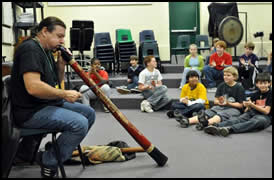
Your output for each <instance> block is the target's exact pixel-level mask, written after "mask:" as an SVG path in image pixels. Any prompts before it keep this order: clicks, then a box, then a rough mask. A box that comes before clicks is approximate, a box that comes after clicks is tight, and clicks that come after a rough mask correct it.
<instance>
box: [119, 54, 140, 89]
mask: <svg viewBox="0 0 274 180" xmlns="http://www.w3.org/2000/svg"><path fill="white" fill-rule="evenodd" d="M130 65H131V66H130V67H129V68H128V70H127V71H128V79H127V83H128V85H127V87H125V86H120V87H117V88H116V89H117V91H118V92H119V93H121V94H128V93H130V92H132V91H133V92H138V81H139V74H140V72H141V71H142V70H144V67H143V65H141V64H138V58H137V56H135V55H132V56H130Z"/></svg>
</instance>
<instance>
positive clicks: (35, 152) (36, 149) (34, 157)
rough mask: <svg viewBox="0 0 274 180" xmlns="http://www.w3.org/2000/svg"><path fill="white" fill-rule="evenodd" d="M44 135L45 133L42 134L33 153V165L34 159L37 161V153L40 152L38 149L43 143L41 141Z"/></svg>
mask: <svg viewBox="0 0 274 180" xmlns="http://www.w3.org/2000/svg"><path fill="white" fill-rule="evenodd" d="M43 137H44V135H42V136H41V137H40V139H39V142H38V143H37V144H36V146H35V150H34V154H33V156H32V160H31V162H30V164H31V165H33V163H34V161H35V159H36V154H37V152H38V150H39V146H40V144H41V141H42V139H43Z"/></svg>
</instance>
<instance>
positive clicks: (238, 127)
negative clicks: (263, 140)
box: [204, 73, 272, 137]
mask: <svg viewBox="0 0 274 180" xmlns="http://www.w3.org/2000/svg"><path fill="white" fill-rule="evenodd" d="M255 82H256V86H257V88H258V89H259V90H258V91H257V92H255V93H253V94H251V97H250V98H248V99H247V100H246V101H244V103H243V105H244V107H246V109H245V113H243V114H242V115H241V116H238V117H232V118H230V119H229V120H228V121H223V122H220V123H218V124H216V126H208V127H206V128H205V129H204V131H205V132H206V133H208V134H213V135H221V136H224V137H225V136H228V135H229V134H230V133H244V132H251V131H259V130H263V129H265V128H267V127H268V126H270V125H271V124H272V109H271V106H272V89H271V88H270V84H271V80H270V75H269V73H260V74H258V76H257V77H256V81H255Z"/></svg>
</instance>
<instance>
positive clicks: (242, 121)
mask: <svg viewBox="0 0 274 180" xmlns="http://www.w3.org/2000/svg"><path fill="white" fill-rule="evenodd" d="M270 125H271V119H270V117H269V116H267V115H262V114H258V113H256V112H255V111H253V110H251V111H248V112H246V113H244V114H242V115H240V116H238V117H232V118H231V119H229V120H228V121H223V122H220V123H219V124H218V126H219V127H227V126H229V127H231V128H232V129H233V131H234V132H235V133H244V132H252V131H258V130H262V129H265V128H267V127H268V126H270Z"/></svg>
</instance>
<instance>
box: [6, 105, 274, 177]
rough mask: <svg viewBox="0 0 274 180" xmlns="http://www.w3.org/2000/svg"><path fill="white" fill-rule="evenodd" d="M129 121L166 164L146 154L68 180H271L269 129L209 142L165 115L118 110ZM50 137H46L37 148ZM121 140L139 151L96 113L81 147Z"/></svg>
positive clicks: (18, 172) (75, 170)
mask: <svg viewBox="0 0 274 180" xmlns="http://www.w3.org/2000/svg"><path fill="white" fill-rule="evenodd" d="M121 112H122V113H123V114H125V116H126V117H127V118H128V119H129V121H130V122H131V123H132V124H134V125H135V126H136V128H137V129H138V130H139V131H140V132H142V133H143V134H144V136H146V138H147V139H148V140H149V141H150V142H151V143H152V144H154V145H155V146H156V147H157V148H158V149H159V150H160V151H161V152H162V153H164V154H165V155H166V156H168V158H169V160H168V162H167V164H166V165H165V166H164V167H158V166H157V164H156V162H155V161H154V160H153V159H152V158H151V157H150V156H149V155H148V154H147V153H138V154H137V157H136V158H135V159H133V160H130V161H126V162H111V163H103V164H99V165H90V166H87V167H86V169H84V170H83V168H82V166H81V165H74V166H65V170H66V173H67V176H68V177H69V178H145V177H148V178H165V177H171V178H180V177H181V178H188V177H189V178H195V177H196V178H218V177H221V178H237V177H239V178H249V177H251V178H271V177H272V126H270V127H268V128H267V129H265V130H263V131H260V132H254V133H244V134H232V135H229V136H228V137H226V138H224V137H219V136H216V137H215V136H212V135H208V134H206V133H204V132H203V131H197V130H196V129H195V127H194V126H190V127H189V128H186V129H183V128H180V127H179V125H178V123H177V122H176V121H175V120H174V119H168V118H167V116H166V114H165V112H163V111H162V112H154V113H151V114H147V113H142V112H141V111H140V110H124V109H123V110H121ZM50 138H51V137H50V136H47V137H46V138H45V139H44V140H43V141H42V144H41V147H43V145H44V144H45V143H46V142H47V140H49V139H50ZM114 140H122V141H125V142H126V143H128V144H129V145H130V146H132V147H135V146H139V145H138V144H137V143H136V142H135V140H134V139H133V138H132V137H131V136H130V135H129V134H128V133H127V132H126V130H125V129H124V128H123V127H122V126H121V125H120V124H119V123H118V121H117V120H116V119H115V118H114V117H113V116H112V115H111V114H110V113H104V112H97V116H96V122H95V124H94V126H93V127H92V128H91V130H90V132H89V134H88V136H87V137H86V138H85V139H84V140H83V142H82V144H81V145H82V146H85V145H105V144H108V143H109V142H111V141H114ZM10 177H12V178H32V177H40V168H39V166H38V165H33V166H30V165H27V166H15V167H13V168H12V170H11V173H10Z"/></svg>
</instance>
